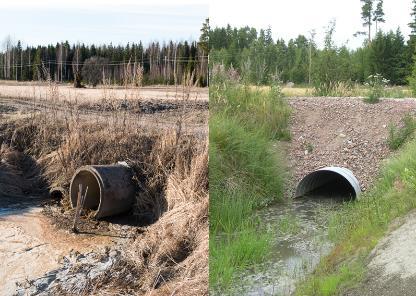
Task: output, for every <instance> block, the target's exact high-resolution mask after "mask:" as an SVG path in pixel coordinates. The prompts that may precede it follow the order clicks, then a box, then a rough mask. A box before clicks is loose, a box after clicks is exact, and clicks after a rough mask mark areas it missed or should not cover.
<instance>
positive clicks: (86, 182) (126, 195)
mask: <svg viewBox="0 0 416 296" xmlns="http://www.w3.org/2000/svg"><path fill="white" fill-rule="evenodd" d="M132 178H133V174H132V171H131V169H130V168H129V167H128V166H126V165H122V164H116V165H87V166H83V167H81V168H79V169H78V170H77V171H76V172H75V174H74V176H73V177H72V180H71V185H70V187H69V192H70V200H71V206H72V207H73V208H75V207H76V205H77V197H78V190H79V189H78V188H79V184H82V187H83V192H84V191H85V188H86V186H88V192H87V196H86V198H85V202H84V208H85V209H91V210H94V211H95V214H94V217H95V218H103V217H107V216H113V215H116V214H120V213H123V212H126V211H128V210H130V209H131V207H132V205H133V202H134V198H135V186H134V184H133V182H132Z"/></svg>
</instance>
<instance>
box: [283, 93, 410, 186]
mask: <svg viewBox="0 0 416 296" xmlns="http://www.w3.org/2000/svg"><path fill="white" fill-rule="evenodd" d="M289 104H290V106H291V107H292V108H293V114H292V118H291V124H290V126H291V135H292V140H291V142H290V143H289V144H288V147H287V150H288V154H289V163H288V165H289V167H290V168H291V171H292V173H293V178H292V180H293V185H292V186H289V187H290V188H292V190H293V188H294V187H295V185H296V184H297V183H298V182H299V181H300V180H301V179H302V178H303V177H304V176H305V175H306V174H308V173H309V172H312V171H314V170H316V169H318V168H321V167H325V166H340V167H346V168H348V169H350V170H351V171H352V172H353V173H354V175H355V176H356V177H357V179H358V181H359V182H360V185H361V188H362V190H364V191H365V190H366V189H367V188H369V186H370V185H371V184H372V182H373V181H374V180H375V179H376V178H377V174H378V172H379V169H380V166H381V165H382V162H383V160H384V159H386V158H387V157H388V156H389V154H390V153H391V152H392V151H391V150H390V149H389V147H388V145H387V137H388V131H389V125H390V124H394V125H397V124H399V123H400V121H401V120H402V118H403V117H404V116H405V115H406V114H409V113H410V114H412V115H414V114H415V113H416V100H414V99H383V100H381V101H380V102H379V103H377V104H368V103H364V102H363V101H362V99H360V98H327V97H315V98H302V97H299V98H291V99H289Z"/></svg>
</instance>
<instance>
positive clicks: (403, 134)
mask: <svg viewBox="0 0 416 296" xmlns="http://www.w3.org/2000/svg"><path fill="white" fill-rule="evenodd" d="M402 123H403V124H402V126H394V125H390V126H389V137H388V138H387V144H388V145H389V148H390V149H392V150H397V149H398V148H400V147H401V146H402V145H403V143H404V142H406V140H408V139H409V138H410V137H411V136H412V135H413V134H414V131H415V130H416V121H415V119H414V118H413V117H412V116H411V115H410V114H407V115H406V116H405V117H404V118H403V120H402Z"/></svg>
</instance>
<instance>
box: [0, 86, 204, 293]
mask: <svg viewBox="0 0 416 296" xmlns="http://www.w3.org/2000/svg"><path fill="white" fill-rule="evenodd" d="M0 93H1V92H0ZM58 96H59V94H58ZM66 108H67V110H64V112H63V114H65V115H64V116H62V114H61V115H60V116H58V115H57V113H56V112H53V111H52V112H51V111H50V110H46V109H45V111H44V112H37V113H36V115H33V116H25V117H21V118H19V117H15V118H14V119H11V117H8V119H7V120H3V121H2V120H1V117H0V146H1V150H0V151H1V153H0V156H1V159H2V164H1V165H3V163H6V164H5V165H7V166H9V168H8V170H5V171H6V173H7V172H11V173H12V174H14V175H5V176H3V175H0V187H1V188H4V186H3V184H5V183H7V182H8V183H11V182H10V180H11V179H12V178H14V176H15V175H19V174H20V175H21V174H23V171H24V168H26V169H27V166H26V165H22V164H21V163H20V164H19V165H18V166H17V167H16V166H15V167H13V164H14V163H15V162H14V161H13V157H14V156H13V155H23V156H22V157H30V159H33V160H35V162H34V163H35V165H36V166H35V167H36V169H37V170H38V171H35V170H31V171H32V172H37V173H36V174H35V175H36V176H37V177H38V178H39V179H41V180H44V181H45V182H46V184H47V185H46V186H48V187H62V188H64V189H68V187H69V183H70V179H71V177H72V175H73V173H74V172H75V170H76V169H77V168H78V167H80V166H82V165H86V164H111V163H115V162H117V161H127V162H128V163H129V164H130V166H131V167H132V169H133V170H134V173H135V174H134V175H135V178H134V182H135V184H136V185H137V189H138V190H137V202H136V205H135V207H134V211H133V214H134V215H137V217H139V219H140V217H142V216H146V217H149V216H150V217H151V222H152V224H150V226H148V227H147V228H146V229H145V231H144V233H142V234H140V235H139V236H138V237H137V238H136V239H135V240H134V241H132V242H131V243H130V244H129V245H128V246H126V247H125V252H124V253H123V256H122V257H121V259H120V260H119V263H118V266H117V267H116V268H115V269H117V270H115V271H114V273H113V272H112V273H105V274H103V275H101V276H100V277H98V278H97V279H96V280H95V282H92V283H90V285H88V287H85V291H84V292H85V294H88V293H95V294H114V293H126V292H128V293H131V294H140V295H141V294H148V295H172V294H177V295H206V294H208V176H207V174H208V152H207V141H208V140H207V136H206V134H185V133H184V132H183V127H182V123H181V122H180V121H178V123H177V125H176V128H174V129H170V130H160V131H159V132H155V131H154V130H153V131H152V132H149V131H148V130H144V129H143V127H142V126H141V125H140V124H139V123H138V122H136V121H134V120H132V119H131V118H127V117H123V116H121V115H120V114H119V113H116V112H115V113H114V115H113V116H112V117H111V118H109V119H108V120H107V121H99V122H98V121H97V122H94V121H91V120H83V119H82V118H81V117H80V116H79V113H78V112H77V109H76V108H74V109H72V107H71V105H67V107H66ZM61 111H62V110H61ZM4 159H5V161H3V160H4ZM0 171H2V170H0ZM22 176H23V178H24V180H26V181H27V182H29V183H28V184H29V187H30V186H32V185H33V184H34V183H33V179H32V178H31V177H30V176H26V175H22ZM22 184H24V183H22ZM46 186H44V187H46ZM31 189H33V188H31ZM43 189H46V188H43ZM15 190H17V189H15ZM26 193H27V192H25V190H23V191H22V192H17V193H16V194H20V195H24V194H26ZM0 195H1V193H0ZM66 198H68V197H66ZM127 275H129V276H127ZM62 289H63V288H62ZM68 291H70V290H65V289H63V290H60V291H59V292H60V293H62V294H65V293H67V294H70V292H68ZM55 292H56V291H55Z"/></svg>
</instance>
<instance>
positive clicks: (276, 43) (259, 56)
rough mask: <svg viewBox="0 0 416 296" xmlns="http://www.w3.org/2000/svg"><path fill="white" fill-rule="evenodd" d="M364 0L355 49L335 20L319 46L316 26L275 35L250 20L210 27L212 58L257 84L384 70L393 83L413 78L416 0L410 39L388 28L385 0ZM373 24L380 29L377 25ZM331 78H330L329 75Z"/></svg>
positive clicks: (358, 78) (361, 77) (352, 78)
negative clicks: (341, 41)
mask: <svg viewBox="0 0 416 296" xmlns="http://www.w3.org/2000/svg"><path fill="white" fill-rule="evenodd" d="M360 1H361V2H362V13H361V16H362V20H363V27H364V28H366V29H368V30H366V31H364V32H357V35H361V34H363V35H365V36H366V39H365V41H364V42H363V45H362V46H361V47H359V48H356V49H350V48H348V47H347V46H346V45H342V46H337V45H336V44H335V43H334V41H333V35H334V32H335V29H336V24H335V22H334V21H332V22H330V24H329V25H328V28H327V31H326V35H325V39H324V46H323V48H318V47H317V45H316V40H315V32H314V31H311V32H309V34H308V35H306V36H305V35H299V36H298V37H296V38H294V39H290V40H289V41H287V42H286V41H285V40H283V39H277V40H273V38H272V30H271V29H270V27H269V28H267V29H265V30H264V29H262V30H260V31H257V30H256V29H255V28H252V27H249V26H246V27H242V28H233V27H231V26H230V25H228V26H226V27H217V28H214V29H210V33H209V46H210V64H211V65H214V64H223V65H224V66H225V67H227V68H230V67H232V68H233V69H235V70H236V71H237V72H238V73H239V75H240V77H241V79H243V80H244V81H246V82H248V83H253V84H269V83H272V82H273V81H276V80H280V81H283V82H289V81H290V82H294V83H297V84H315V85H316V84H322V83H324V84H325V83H329V82H331V81H332V82H333V81H343V82H351V83H352V82H357V83H364V82H365V81H366V79H367V77H369V76H370V75H373V74H375V73H378V74H381V75H382V76H383V77H384V78H386V79H388V80H389V81H390V83H391V84H395V85H404V84H408V81H409V77H410V76H411V75H412V70H413V68H414V60H413V56H414V55H415V45H416V35H415V34H416V0H413V8H412V9H411V11H410V14H411V15H412V18H413V21H412V23H410V24H409V26H410V28H411V29H412V33H411V35H410V36H409V37H408V38H407V39H406V38H405V36H403V34H402V33H401V31H400V29H397V30H396V31H388V32H384V31H382V30H381V26H380V24H381V23H383V22H384V21H385V19H384V11H383V1H382V0H360ZM373 26H375V27H376V29H375V30H374V31H373V30H372V29H371V28H373ZM327 80H330V81H327Z"/></svg>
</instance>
